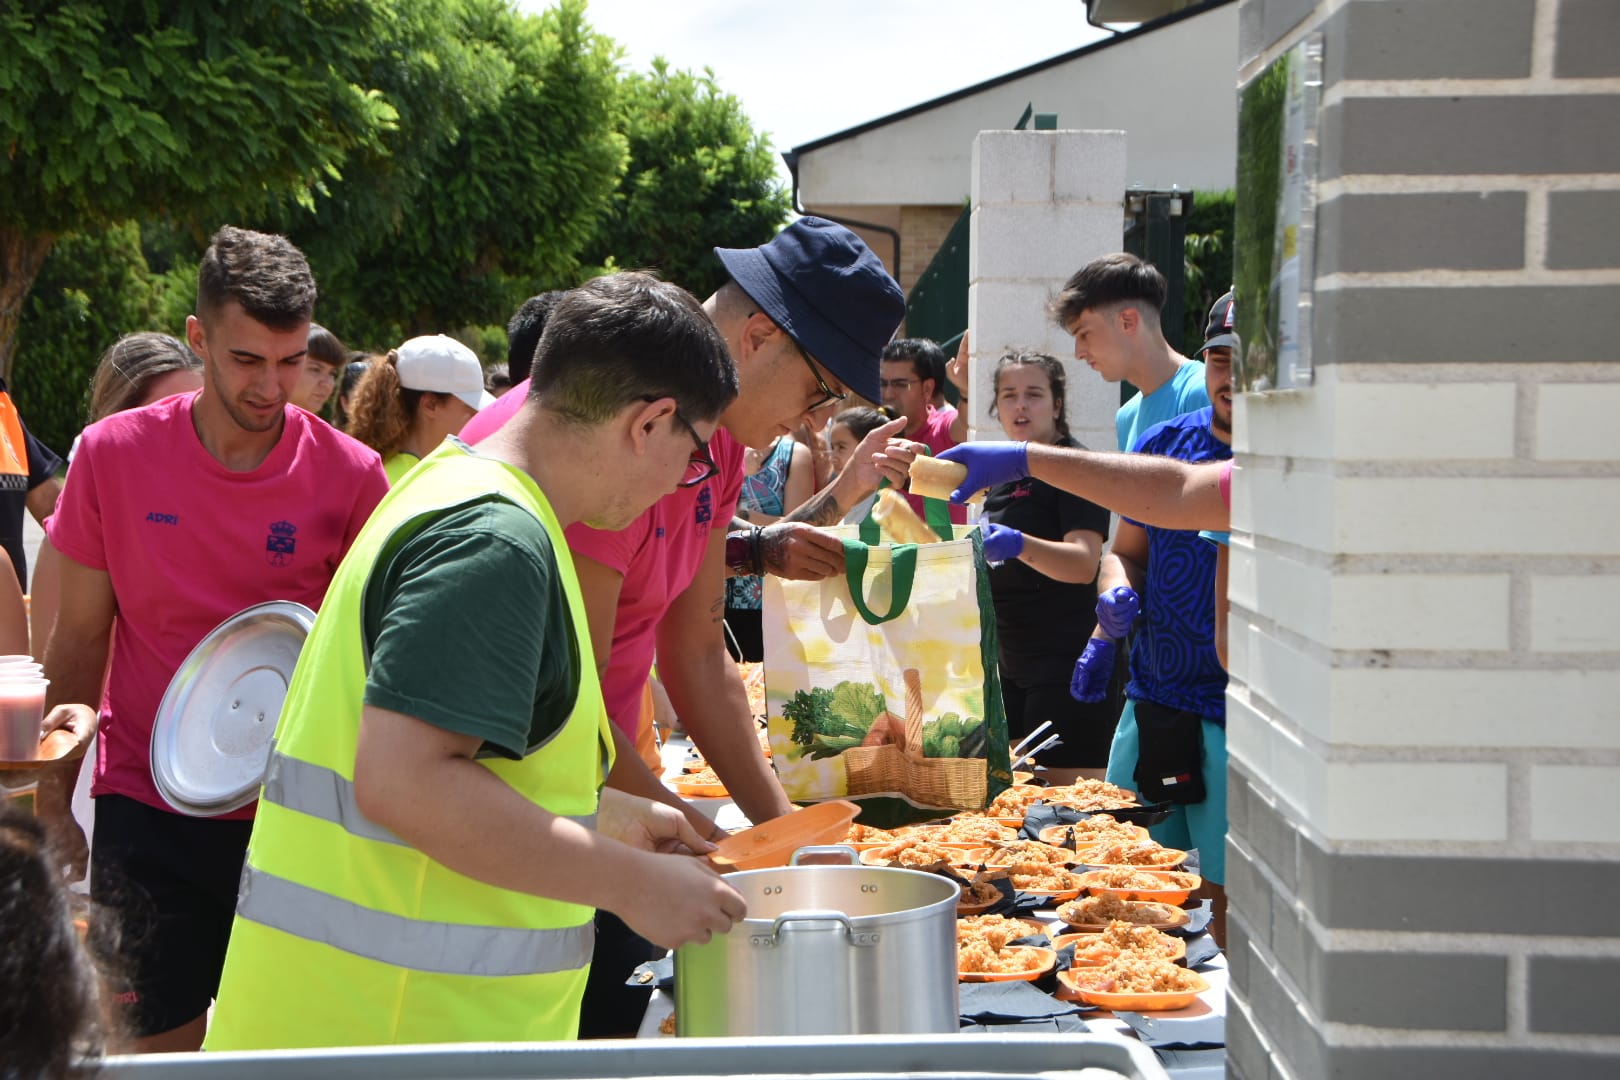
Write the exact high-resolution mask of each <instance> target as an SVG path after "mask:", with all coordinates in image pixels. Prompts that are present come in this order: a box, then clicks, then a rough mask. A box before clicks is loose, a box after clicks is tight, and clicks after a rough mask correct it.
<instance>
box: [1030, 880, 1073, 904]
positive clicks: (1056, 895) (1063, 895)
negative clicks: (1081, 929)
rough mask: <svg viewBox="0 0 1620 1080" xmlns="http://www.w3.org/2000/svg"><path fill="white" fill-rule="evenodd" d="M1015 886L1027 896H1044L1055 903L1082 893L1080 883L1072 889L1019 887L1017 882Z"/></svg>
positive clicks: (1071, 898)
mask: <svg viewBox="0 0 1620 1080" xmlns="http://www.w3.org/2000/svg"><path fill="white" fill-rule="evenodd" d="M1013 888H1014V889H1017V890H1018V891H1019V892H1021V893H1023V894H1024V895H1025V896H1044V897H1046V898H1047V899H1049V900H1051V901H1052V902H1053V903H1061V902H1062V901H1064V900H1073V899H1074V898H1075V897H1077V896H1079V895H1080V886H1079V885H1076V886H1075V887H1074V888H1072V889H1019V888H1018V886H1017V885H1016V884H1015V885H1014V886H1013Z"/></svg>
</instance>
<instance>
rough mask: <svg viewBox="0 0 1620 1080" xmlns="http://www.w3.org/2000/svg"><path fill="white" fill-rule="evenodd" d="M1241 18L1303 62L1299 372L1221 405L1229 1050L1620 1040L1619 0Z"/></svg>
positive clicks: (1525, 1069)
mask: <svg viewBox="0 0 1620 1080" xmlns="http://www.w3.org/2000/svg"><path fill="white" fill-rule="evenodd" d="M1239 21H1240V27H1241V44H1242V63H1243V70H1242V74H1243V76H1244V77H1245V78H1247V77H1250V76H1252V75H1254V74H1255V73H1256V72H1258V71H1259V70H1260V69H1261V68H1262V67H1263V66H1264V65H1265V64H1266V63H1269V62H1270V61H1271V60H1272V59H1274V58H1275V57H1277V56H1278V55H1279V54H1280V53H1281V52H1282V51H1283V50H1285V49H1287V48H1289V47H1291V46H1293V45H1294V44H1296V43H1297V42H1299V41H1300V40H1302V39H1303V38H1304V37H1305V35H1307V34H1309V33H1313V32H1316V31H1321V32H1322V33H1323V35H1324V37H1325V43H1324V47H1325V52H1324V67H1325V78H1324V87H1323V110H1322V126H1321V155H1320V157H1321V163H1322V175H1321V184H1320V188H1319V209H1318V218H1317V224H1318V232H1317V249H1316V251H1317V254H1316V275H1317V277H1316V285H1315V305H1316V306H1315V312H1316V317H1315V327H1314V338H1313V347H1314V359H1315V365H1316V372H1317V380H1316V383H1315V385H1314V386H1311V387H1309V388H1306V389H1303V390H1297V391H1289V392H1285V393H1276V394H1265V395H1243V396H1240V397H1239V399H1238V401H1237V407H1236V422H1235V434H1236V440H1235V449H1236V451H1237V459H1238V469H1237V474H1236V478H1235V481H1234V484H1233V508H1232V526H1233V533H1232V564H1231V585H1230V597H1231V602H1232V621H1231V623H1230V645H1231V671H1232V682H1231V686H1230V689H1229V691H1228V739H1229V747H1230V753H1231V776H1230V789H1231V790H1230V799H1231V803H1230V820H1231V832H1230V837H1229V843H1228V860H1227V867H1228V882H1227V888H1228V890H1229V894H1230V898H1231V905H1232V908H1231V919H1230V941H1229V943H1228V945H1229V947H1228V954H1229V958H1230V960H1231V965H1232V975H1233V979H1232V996H1231V1001H1230V1007H1229V1017H1228V1025H1227V1039H1228V1044H1229V1047H1228V1062H1229V1071H1228V1075H1229V1076H1232V1077H1239V1078H1247V1080H1262V1078H1266V1077H1297V1078H1301V1080H1305V1078H1311V1080H1314V1078H1317V1077H1341V1078H1347V1080H1348V1078H1369V1080H1394V1078H1397V1077H1425V1078H1429V1077H1434V1078H1440V1077H1468V1078H1472V1077H1484V1076H1513V1077H1523V1076H1535V1077H1596V1076H1615V1075H1620V992H1617V991H1616V987H1617V986H1620V931H1617V929H1616V923H1615V920H1614V919H1613V918H1612V917H1611V916H1610V913H1609V909H1610V908H1611V907H1612V906H1613V900H1614V898H1615V897H1617V896H1620V439H1617V437H1616V435H1615V430H1616V427H1615V416H1616V409H1617V408H1620V362H1617V361H1620V322H1617V320H1616V317H1615V314H1614V313H1615V311H1616V310H1620V137H1617V136H1616V133H1617V132H1620V50H1617V49H1616V48H1614V45H1615V43H1616V42H1620V4H1615V3H1612V2H1609V0H1410V2H1403V3H1394V2H1379V0H1321V2H1314V0H1243V3H1242V7H1241V8H1240V15H1239ZM1599 43H1607V44H1603V45H1600V44H1599ZM1240 302H1241V301H1240Z"/></svg>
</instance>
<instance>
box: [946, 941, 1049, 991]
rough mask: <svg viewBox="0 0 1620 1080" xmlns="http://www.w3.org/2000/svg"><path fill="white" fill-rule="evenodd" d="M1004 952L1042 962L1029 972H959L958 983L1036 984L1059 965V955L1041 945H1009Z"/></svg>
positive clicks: (957, 974)
mask: <svg viewBox="0 0 1620 1080" xmlns="http://www.w3.org/2000/svg"><path fill="white" fill-rule="evenodd" d="M1001 951H1002V952H1016V953H1019V954H1020V955H1025V956H1034V957H1035V958H1037V959H1038V960H1039V961H1040V962H1039V964H1038V965H1036V966H1034V967H1031V968H1029V969H1028V970H1027V971H958V972H957V973H956V978H957V981H958V982H1034V981H1035V980H1036V979H1038V978H1040V977H1041V976H1042V975H1045V974H1046V973H1047V972H1048V971H1051V970H1052V967H1053V965H1054V964H1056V963H1057V953H1056V951H1054V950H1052V949H1048V948H1045V947H1043V946H1040V945H1008V946H1007V947H1006V948H1004V949H1002V950H1001Z"/></svg>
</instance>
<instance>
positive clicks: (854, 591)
mask: <svg viewBox="0 0 1620 1080" xmlns="http://www.w3.org/2000/svg"><path fill="white" fill-rule="evenodd" d="M871 550H872V545H871V544H868V543H866V542H865V541H862V540H845V541H844V577H845V579H846V580H848V582H849V598H850V601H851V602H852V603H854V605H855V610H856V611H858V612H860V613H861V618H862V619H865V620H866V624H867V625H868V626H877V625H878V624H880V623H886V622H888V621H889V620H890V619H895V618H899V616H900V615H901V614H903V613H904V612H905V610H906V604H908V603H910V601H911V586H912V585H913V584H915V582H916V580H917V545H916V544H895V545H893V546H892V547H891V549H890V550H891V552H892V554H891V556H890V558H891V559H892V560H893V563H894V591H893V592H892V593H891V594H890V596H889V610H888V612H887V613H885V614H883V615H879V614H878V613H877V612H875V611H873V610H872V609H871V608H869V607H867V606H866V597H865V596H864V595H862V594H863V592H864V590H863V588H862V585H863V584H864V582H865V580H866V561H867V555H868V553H869V552H870V551H871Z"/></svg>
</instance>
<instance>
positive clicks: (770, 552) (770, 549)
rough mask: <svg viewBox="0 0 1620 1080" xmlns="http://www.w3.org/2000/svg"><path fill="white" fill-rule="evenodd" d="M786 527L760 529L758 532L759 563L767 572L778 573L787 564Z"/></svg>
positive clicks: (787, 533)
mask: <svg viewBox="0 0 1620 1080" xmlns="http://www.w3.org/2000/svg"><path fill="white" fill-rule="evenodd" d="M790 531H791V530H788V529H762V530H761V531H760V534H759V563H760V565H761V566H763V567H764V568H765V570H766V572H767V573H771V574H780V573H781V572H782V568H783V567H784V566H786V565H787V545H788V535H789V533H790Z"/></svg>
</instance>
